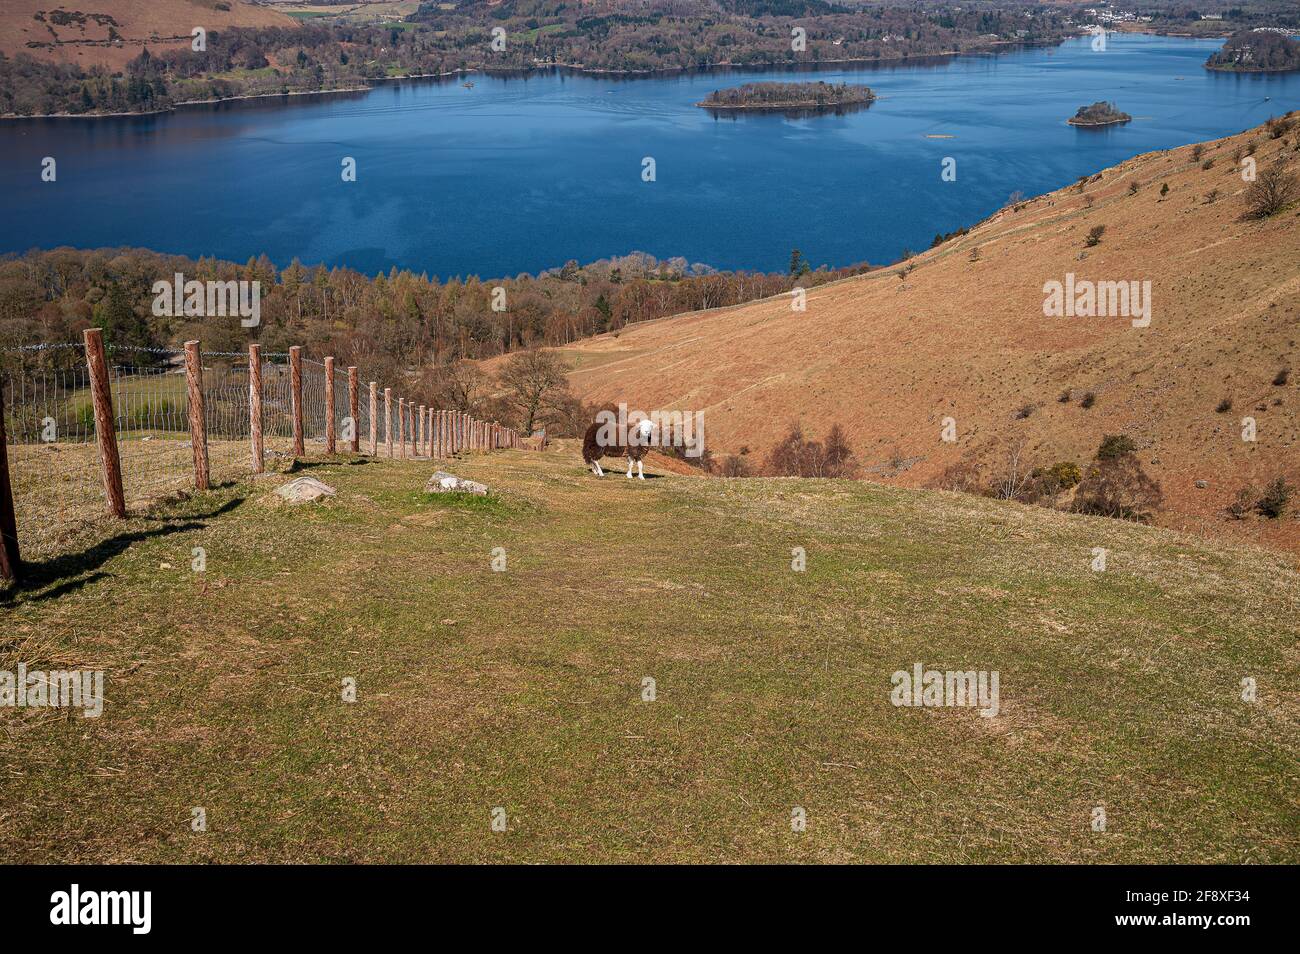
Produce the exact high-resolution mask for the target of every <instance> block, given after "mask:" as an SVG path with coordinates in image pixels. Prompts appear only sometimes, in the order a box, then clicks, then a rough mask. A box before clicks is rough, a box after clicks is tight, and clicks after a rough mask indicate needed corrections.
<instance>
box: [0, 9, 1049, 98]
mask: <svg viewBox="0 0 1300 954" xmlns="http://www.w3.org/2000/svg"><path fill="white" fill-rule="evenodd" d="M445 6H446V4H442V3H425V4H423V5H422V6H421V7H420V9H419V10H418V12H416V13H415V14H414V15H413V16H412V17H410V18H409V19H408V21H407V22H402V23H393V24H386V25H379V24H357V23H352V22H349V21H347V20H346V19H340V20H330V21H328V22H323V23H322V22H316V21H314V22H308V23H304V24H302V25H300V26H296V27H266V28H233V29H228V30H220V31H216V30H213V31H209V32H208V34H207V36H206V49H205V50H204V51H202V52H194V51H192V50H191V49H190V48H189V46H188V45H186V46H182V47H179V48H176V47H155V48H154V49H153V50H152V51H151V50H149V49H147V48H146V49H145V50H144V51H143V52H141V54H140V55H139V56H138V57H136V58H135V59H133V60H132V61H131V62H130V63H129V64H128V66H127V68H126V69H125V70H124V71H113V70H110V69H107V68H105V67H103V66H90V67H85V68H83V67H81V66H78V65H67V64H58V63H48V62H44V61H40V60H37V59H34V58H33V57H31V56H29V55H27V54H25V53H23V54H19V55H18V56H16V57H13V58H8V57H4V56H0V113H3V114H8V115H19V116H30V115H43V114H51V113H73V114H86V113H107V112H149V111H155V110H160V109H167V108H170V107H171V106H173V105H174V104H176V103H179V102H187V101H194V100H212V99H220V98H226V97H231V96H249V95H268V94H280V93H290V92H306V91H312V90H337V89H349V88H356V87H359V86H364V85H366V84H369V83H373V82H376V81H379V80H382V79H385V78H391V77H398V76H412V75H431V74H447V73H452V72H455V71H462V70H476V69H488V70H532V69H537V68H546V67H553V66H566V67H574V68H581V69H587V70H604V71H613V72H620V73H640V72H651V71H658V70H681V69H698V68H702V67H707V66H711V65H715V64H734V65H737V66H761V65H797V64H816V63H818V62H835V61H842V60H850V59H861V60H873V59H883V60H895V59H903V58H907V57H914V56H924V55H933V54H941V53H949V52H953V51H974V50H990V49H996V48H997V47H998V45H999V44H1003V43H1055V42H1059V41H1060V40H1061V39H1062V38H1063V37H1064V36H1065V35H1067V31H1068V30H1069V26H1068V24H1066V23H1065V22H1064V14H1063V13H1059V12H1057V11H1054V10H1052V9H1050V8H1047V9H1036V10H1033V11H1031V12H1030V13H1029V15H1026V12H1025V11H1024V9H1023V6H1022V5H1020V4H1014V3H1010V2H1008V3H1005V4H994V5H988V6H982V7H981V8H980V9H979V10H974V9H968V8H964V7H948V6H945V5H943V4H919V5H916V6H910V5H909V6H889V5H885V6H872V7H863V8H855V9H849V8H847V7H844V6H839V5H834V4H830V3H825V2H822V0H652V2H648V3H639V2H632V0H593V2H590V3H583V4H581V5H577V4H571V3H568V2H563V0H504V2H501V3H498V4H495V5H493V4H489V3H486V2H481V0H473V2H469V3H464V4H461V5H458V6H456V7H455V8H454V9H443V8H444V7H445ZM190 26H191V25H190V24H184V25H182V26H181V27H178V33H180V34H186V33H188V31H189V29H190ZM793 26H799V27H802V28H803V29H805V30H806V33H807V37H806V49H804V50H799V51H796V50H794V49H793V48H792V42H791V40H792V37H791V29H792V27H793ZM498 27H499V28H501V29H502V30H504V31H505V32H504V47H503V48H499V49H494V43H493V40H494V35H493V30H494V29H495V28H498ZM496 46H497V47H501V46H502V44H501V43H500V42H498V43H497V44H496Z"/></svg>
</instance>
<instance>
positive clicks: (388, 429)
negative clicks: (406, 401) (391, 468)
mask: <svg viewBox="0 0 1300 954" xmlns="http://www.w3.org/2000/svg"><path fill="white" fill-rule="evenodd" d="M384 443H385V444H386V445H387V446H388V459H389V460H392V458H393V389H392V388H384Z"/></svg>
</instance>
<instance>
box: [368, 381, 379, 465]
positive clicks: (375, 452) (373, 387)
mask: <svg viewBox="0 0 1300 954" xmlns="http://www.w3.org/2000/svg"><path fill="white" fill-rule="evenodd" d="M370 456H371V457H378V456H379V384H378V383H377V382H375V381H371V382H370Z"/></svg>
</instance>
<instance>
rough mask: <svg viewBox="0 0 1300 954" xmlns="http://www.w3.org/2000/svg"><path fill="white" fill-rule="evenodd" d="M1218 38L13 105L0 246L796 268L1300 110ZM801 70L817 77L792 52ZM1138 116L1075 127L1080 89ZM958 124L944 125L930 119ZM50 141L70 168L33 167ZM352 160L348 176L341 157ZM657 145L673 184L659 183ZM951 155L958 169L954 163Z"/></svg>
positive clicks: (850, 255)
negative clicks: (819, 89) (142, 105)
mask: <svg viewBox="0 0 1300 954" xmlns="http://www.w3.org/2000/svg"><path fill="white" fill-rule="evenodd" d="M1220 45H1221V43H1220V41H1195V40H1185V39H1174V38H1165V37H1153V36H1123V35H1120V34H1112V35H1111V36H1110V37H1109V42H1108V48H1107V50H1106V51H1105V52H1102V53H1097V52H1093V51H1092V49H1091V48H1090V46H1089V43H1088V42H1087V41H1086V40H1078V41H1071V42H1069V43H1067V44H1065V45H1063V46H1061V47H1058V48H1054V49H1037V50H1026V51H1019V52H1015V53H1009V54H1005V55H1002V56H997V57H969V58H956V59H953V60H950V61H947V62H941V63H937V64H936V63H930V64H924V65H923V64H913V65H908V66H899V67H887V68H853V69H845V70H822V71H819V72H817V73H816V74H804V76H803V77H802V78H808V79H824V80H827V81H831V82H838V81H840V80H846V81H848V82H850V83H865V84H867V85H870V86H871V87H873V88H874V89H875V90H876V91H877V93H878V94H879V96H880V97H881V98H880V99H879V100H878V101H877V102H876V103H875V104H874V105H873V106H872V107H871V108H870V109H866V110H861V111H857V112H850V113H847V114H845V115H840V116H836V115H826V116H817V117H812V118H789V117H784V116H781V115H770V114H744V115H739V116H736V117H734V118H717V117H715V116H713V115H710V114H709V113H708V112H706V111H705V110H703V109H700V108H698V107H696V106H695V105H694V103H696V102H698V101H699V100H700V99H702V98H703V97H704V95H705V94H707V93H708V92H710V91H711V90H713V89H716V88H719V87H722V86H732V85H737V84H739V83H743V82H747V81H750V80H755V79H763V78H766V79H772V78H776V77H779V76H780V74H778V73H773V72H770V71H768V72H762V73H759V72H749V71H734V72H729V73H721V74H719V73H714V74H708V75H699V74H696V75H679V76H669V77H660V78H653V79H637V80H620V79H609V78H592V77H588V76H581V75H574V74H570V73H545V74H535V75H531V76H528V77H493V76H482V75H477V76H474V77H472V79H473V82H474V87H473V89H465V88H463V87H462V86H461V81H460V80H456V81H448V82H441V81H410V82H405V83H400V84H388V85H383V86H381V87H378V88H376V89H374V90H372V91H369V92H366V93H359V94H348V95H340V96H321V97H296V98H294V99H292V100H288V101H287V103H288V104H287V105H286V100H283V99H274V100H265V101H247V102H242V103H232V104H223V105H218V106H210V107H209V106H205V107H197V108H187V109H184V110H182V111H180V112H177V113H172V114H167V115H161V116H151V117H135V118H121V119H98V120H81V119H63V120H33V121H23V122H7V123H0V251H24V250H26V249H28V248H31V247H33V246H39V247H53V246H57V245H74V246H79V247H94V246H109V245H112V246H116V245H132V246H142V247H146V248H152V249H156V250H158V251H164V252H175V253H182V254H188V255H194V256H197V255H214V256H218V257H220V258H226V259H234V260H236V261H243V260H246V259H247V258H249V257H250V256H254V255H259V254H262V253H266V254H267V255H269V256H270V257H271V259H272V260H273V261H275V262H276V263H277V264H279V265H285V264H287V263H288V262H289V261H290V260H291V259H292V258H294V257H295V256H296V257H298V258H300V259H301V260H302V261H303V262H305V263H307V264H312V263H315V262H325V263H327V264H330V265H349V266H352V267H355V268H359V269H362V270H364V271H367V272H374V271H377V270H386V269H388V268H390V267H391V266H394V265H396V266H398V267H399V268H410V269H413V270H415V271H417V272H421V271H427V272H429V273H431V274H436V275H440V276H444V277H446V276H450V275H468V274H477V275H480V276H483V277H494V276H503V275H515V274H517V273H519V272H525V271H526V272H535V271H538V270H539V269H542V268H549V267H553V266H557V265H561V264H563V263H564V262H565V261H566V260H567V259H577V260H578V261H580V262H586V261H591V260H595V259H598V258H605V257H608V256H611V255H619V254H625V253H627V252H630V251H633V250H640V251H646V252H650V253H651V254H653V255H656V256H659V257H663V258H666V257H669V256H677V255H679V256H683V257H685V258H687V259H688V260H690V261H692V262H705V263H708V264H710V265H713V266H716V267H718V268H746V269H761V270H782V269H784V268H785V267H786V265H787V264H788V262H789V257H790V249H791V248H792V247H794V246H798V247H799V248H801V249H802V250H803V252H804V255H805V257H806V258H808V259H809V260H811V261H812V262H813V263H815V264H821V263H827V264H831V265H846V264H849V263H852V262H858V261H863V260H868V261H871V262H874V263H882V262H887V261H891V260H893V259H895V258H897V256H898V255H899V253H900V252H901V251H902V249H903V248H905V247H910V248H912V249H918V250H919V249H922V248H925V247H926V246H928V245H929V244H930V241H931V239H932V238H933V237H934V235H935V233H936V232H940V231H943V232H947V231H950V230H952V229H955V228H957V227H959V226H963V225H970V224H972V223H974V222H975V221H977V220H979V219H981V218H983V217H984V216H986V215H988V214H989V213H990V212H992V211H993V210H995V209H996V208H998V207H999V206H1001V205H1003V204H1004V203H1005V202H1006V199H1007V197H1008V195H1009V194H1010V193H1012V192H1014V191H1021V192H1024V193H1025V194H1026V195H1034V194H1037V193H1040V192H1044V191H1046V190H1050V189H1054V188H1058V187H1060V186H1062V185H1064V184H1066V183H1069V182H1072V181H1074V180H1075V179H1077V178H1078V177H1079V176H1081V175H1084V174H1086V173H1092V172H1095V171H1096V170H1098V169H1100V168H1102V167H1103V166H1108V165H1112V164H1114V163H1116V162H1119V161H1121V160H1123V159H1126V158H1128V157H1130V156H1133V155H1136V154H1138V153H1141V152H1146V151H1149V150H1152V149H1161V148H1167V147H1170V146H1176V145H1180V144H1184V143H1189V142H1194V141H1197V140H1203V139H1210V138H1214V137H1218V136H1223V135H1226V134H1229V133H1233V132H1238V131H1240V130H1242V129H1244V128H1246V127H1248V126H1252V125H1256V124H1258V123H1261V122H1263V121H1264V120H1265V119H1267V118H1268V117H1269V116H1270V115H1275V114H1280V113H1282V112H1285V111H1286V110H1288V109H1294V108H1297V107H1300V74H1297V73H1290V74H1282V75H1269V76H1258V75H1257V76H1239V75H1231V74H1222V73H1212V72H1209V71H1207V70H1205V69H1203V68H1202V64H1203V63H1204V61H1205V58H1206V57H1207V56H1208V55H1209V54H1210V53H1211V52H1212V51H1213V50H1215V49H1217V48H1218V47H1219V46H1220ZM794 78H800V76H799V75H798V74H795V75H794ZM1101 99H1106V100H1114V101H1115V103H1116V104H1117V105H1118V106H1119V108H1120V109H1122V110H1124V111H1125V112H1128V113H1130V114H1131V115H1132V116H1133V117H1134V121H1133V122H1131V123H1129V124H1127V125H1125V126H1119V127H1111V128H1108V129H1105V130H1080V129H1075V128H1073V127H1070V126H1067V125H1066V123H1065V120H1066V119H1067V118H1068V117H1069V116H1071V115H1073V114H1074V111H1075V110H1076V109H1077V108H1078V107H1079V106H1081V105H1084V104H1086V103H1092V102H1094V101H1096V100H1101ZM931 136H951V137H952V138H927V137H931ZM44 156H53V157H55V158H56V159H57V161H58V181H57V182H55V183H48V184H47V183H42V182H41V181H40V163H41V159H42V157H44ZM345 156H352V157H355V159H356V161H357V181H356V182H351V183H345V182H343V181H341V178H340V170H341V165H340V163H341V161H342V159H343V157H345ZM647 156H650V157H653V158H654V160H655V164H656V174H657V181H655V182H643V181H642V178H641V172H642V160H643V158H644V157H647ZM944 157H952V158H954V159H956V161H957V181H955V182H943V181H942V180H941V178H940V172H941V165H942V161H943V159H944Z"/></svg>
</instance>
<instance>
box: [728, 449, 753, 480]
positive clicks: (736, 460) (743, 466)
mask: <svg viewBox="0 0 1300 954" xmlns="http://www.w3.org/2000/svg"><path fill="white" fill-rule="evenodd" d="M753 475H754V468H752V467H750V466H749V461H747V460H745V458H743V457H741V456H740V455H739V454H732V455H731V456H730V457H727V458H725V459H724V460H723V461H722V476H723V477H752V476H753Z"/></svg>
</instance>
